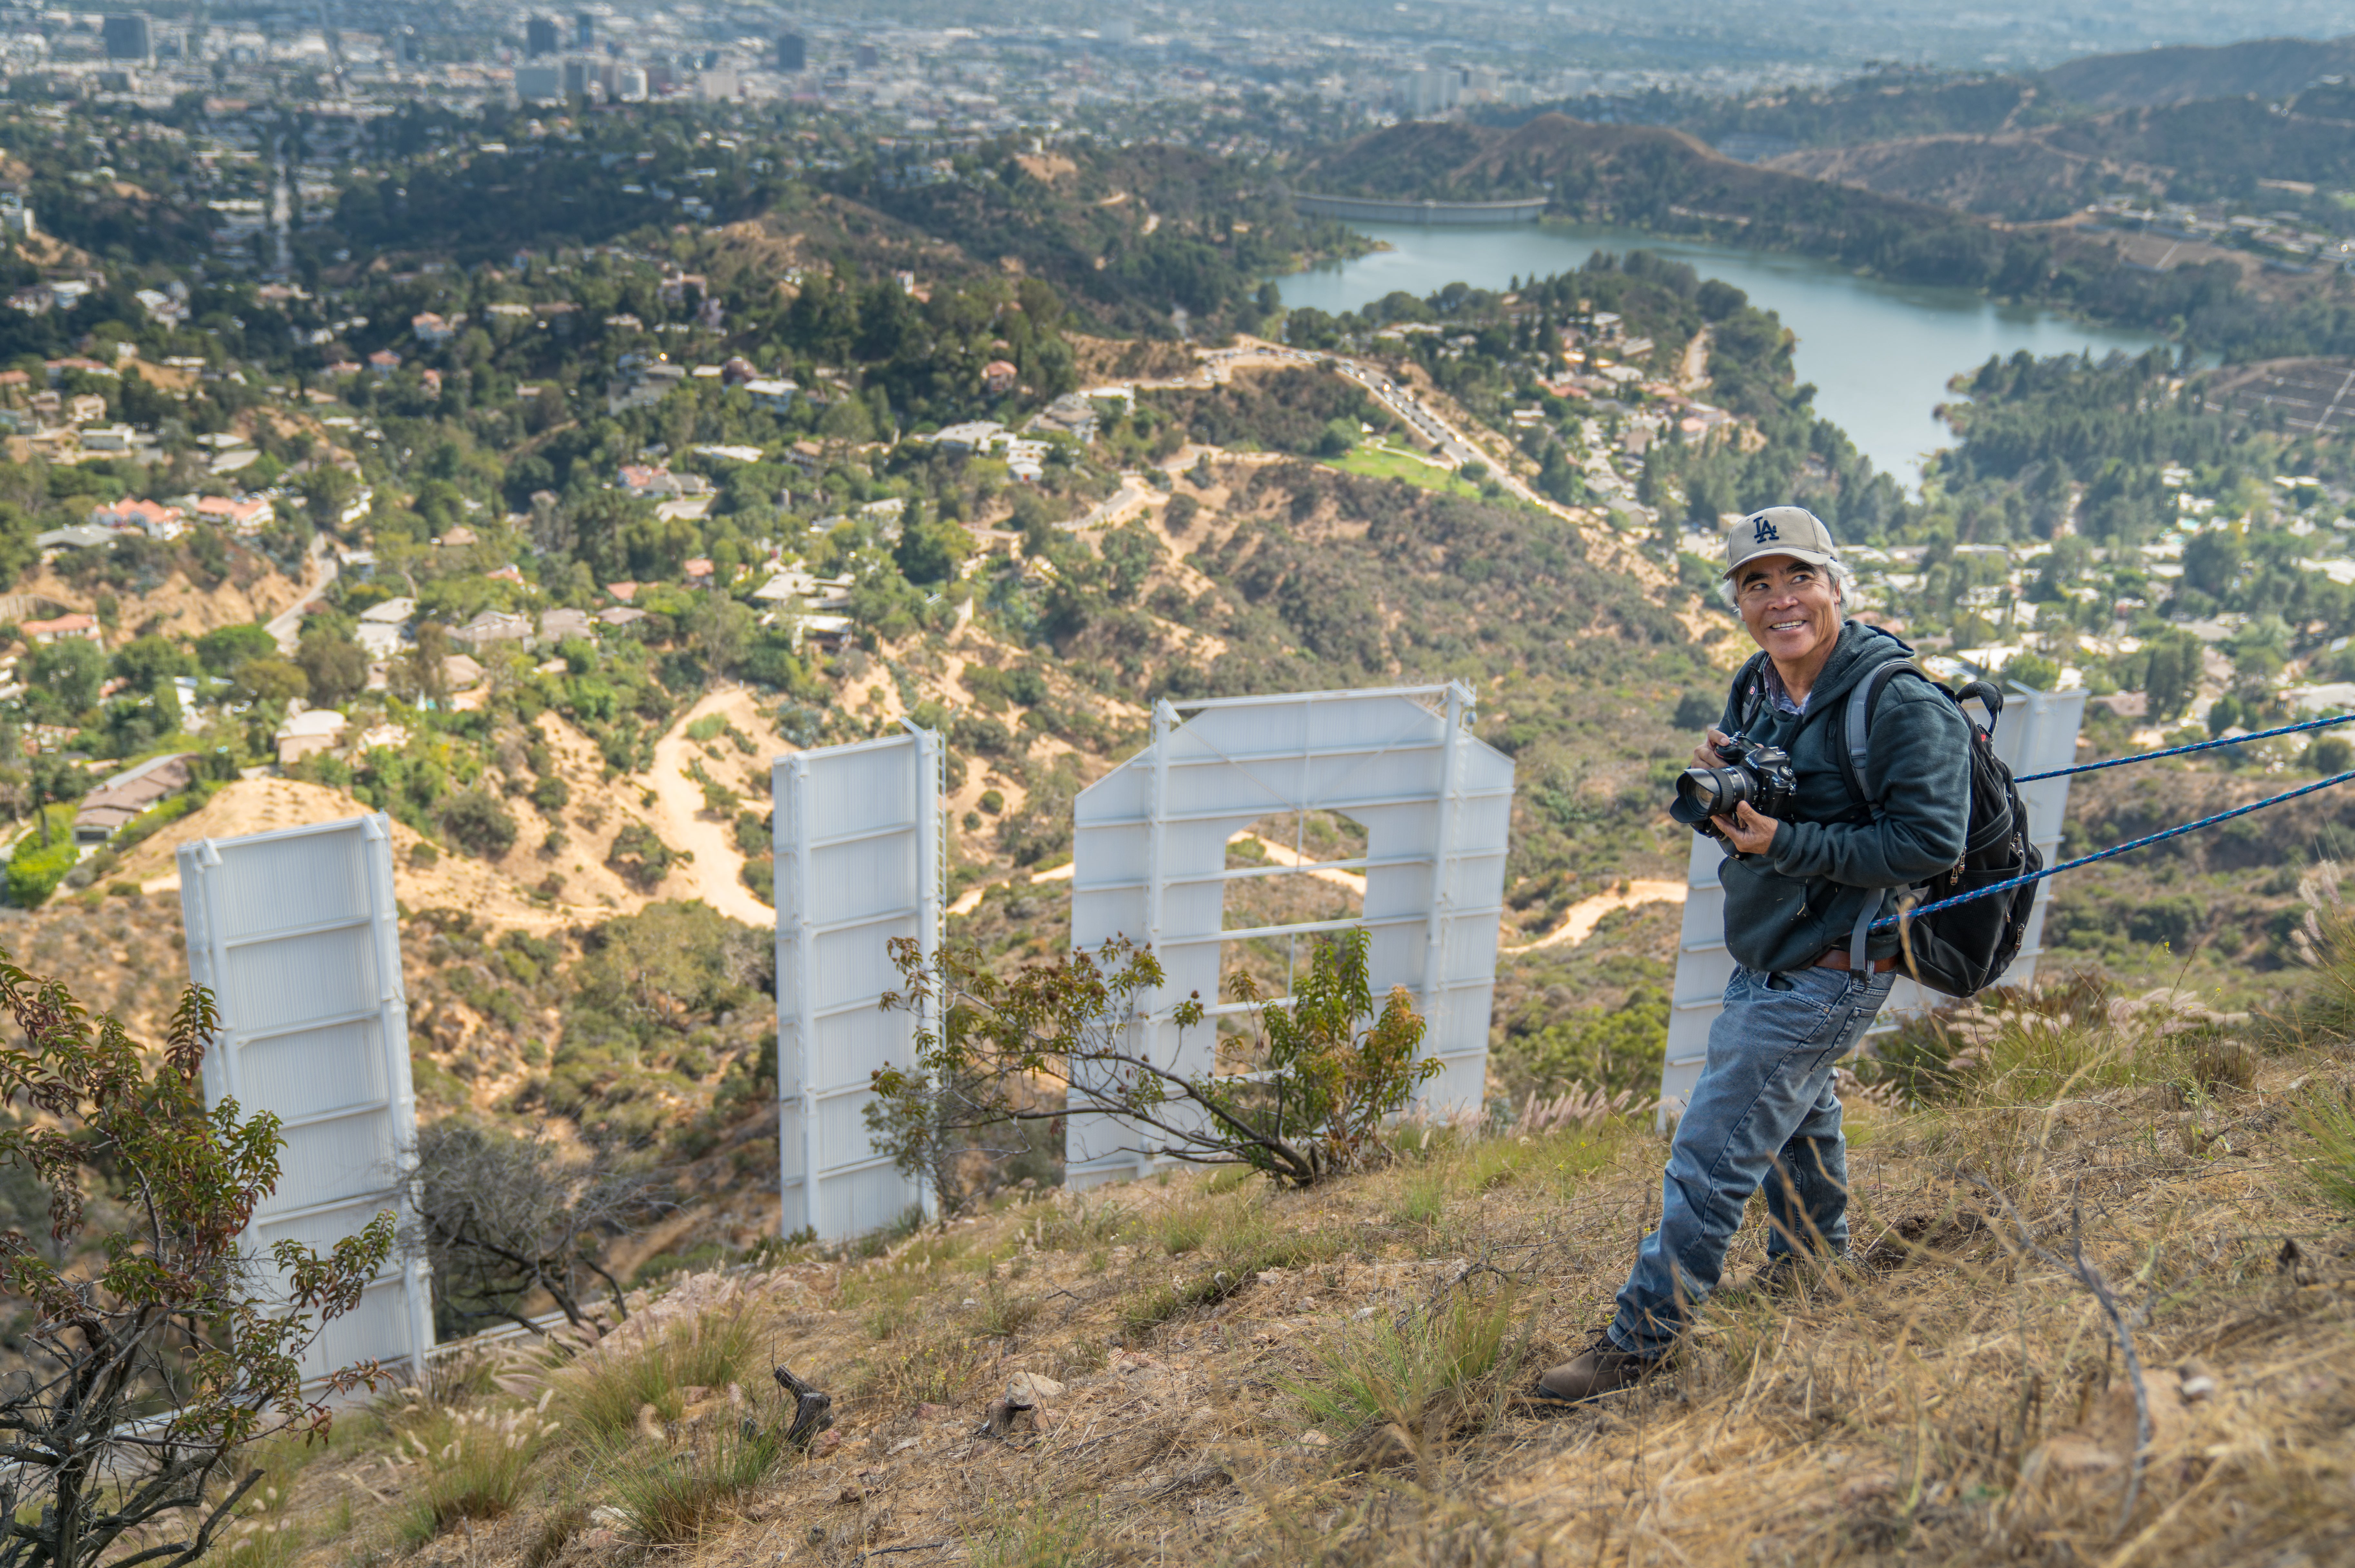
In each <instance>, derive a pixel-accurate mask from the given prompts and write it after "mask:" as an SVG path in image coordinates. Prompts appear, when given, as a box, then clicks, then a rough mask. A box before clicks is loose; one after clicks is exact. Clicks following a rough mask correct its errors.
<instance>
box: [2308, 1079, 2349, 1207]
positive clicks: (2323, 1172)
mask: <svg viewBox="0 0 2355 1568" xmlns="http://www.w3.org/2000/svg"><path fill="white" fill-rule="evenodd" d="M2296 1108H2297V1124H2298V1126H2299V1127H2301V1128H2304V1129H2305V1130H2306V1136H2307V1140H2308V1142H2309V1144H2310V1145H2311V1148H2310V1150H2309V1151H2308V1152H2307V1155H2306V1157H2305V1158H2304V1159H2303V1160H2300V1161H2299V1162H2298V1163H2299V1166H2300V1167H2301V1169H2302V1170H2303V1171H2305V1174H2306V1181H2307V1186H2308V1187H2309V1188H2310V1189H2312V1191H2313V1192H2314V1195H2315V1196H2316V1197H2317V1198H2318V1199H2320V1200H2321V1201H2322V1202H2326V1203H2328V1204H2329V1205H2330V1206H2331V1207H2333V1208H2335V1209H2339V1210H2341V1211H2343V1212H2345V1213H2350V1214H2355V1105H2350V1104H2349V1103H2348V1101H2347V1097H2346V1096H2345V1095H2344V1094H2341V1093H2337V1092H2334V1091H2332V1090H2330V1089H2327V1088H2322V1087H2319V1086H2318V1087H2315V1088H2311V1089H2308V1090H2307V1093H2306V1094H2305V1095H2304V1096H2303V1097H2301V1098H2300V1099H2299V1101H2298V1103H2297V1107H2296Z"/></svg>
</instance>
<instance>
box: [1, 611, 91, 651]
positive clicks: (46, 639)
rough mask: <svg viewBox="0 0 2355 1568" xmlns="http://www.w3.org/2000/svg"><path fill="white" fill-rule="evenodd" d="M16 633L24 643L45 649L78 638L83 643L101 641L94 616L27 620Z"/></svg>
mask: <svg viewBox="0 0 2355 1568" xmlns="http://www.w3.org/2000/svg"><path fill="white" fill-rule="evenodd" d="M16 630H17V632H18V633H19V634H20V635H22V636H23V638H24V639H25V641H27V642H31V643H34V644H36V645H37V646H41V647H47V646H48V644H50V643H52V642H63V641H68V640H69V639H72V638H80V639H81V640H82V641H85V642H97V641H101V638H100V635H99V630H98V618H97V617H96V616H94V615H60V616H59V617H58V618H57V619H56V620H27V621H23V622H21V623H19V624H18V626H17V628H16Z"/></svg>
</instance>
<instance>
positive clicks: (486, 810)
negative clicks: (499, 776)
mask: <svg viewBox="0 0 2355 1568" xmlns="http://www.w3.org/2000/svg"><path fill="white" fill-rule="evenodd" d="M442 831H443V832H447V833H448V834H449V835H450V837H451V838H452V839H453V840H454V841H456V842H457V844H458V847H459V848H461V849H463V850H464V851H466V853H469V854H474V855H479V856H481V857H482V858H483V859H485V860H496V859H497V858H498V857H499V856H501V855H503V854H505V853H507V851H509V850H511V849H513V848H515V842H516V820H515V818H514V817H513V816H512V815H510V814H509V813H508V811H507V809H506V807H505V806H502V805H501V804H499V802H498V800H497V798H496V796H493V795H490V794H488V793H486V792H485V791H483V790H481V789H461V790H459V791H458V792H457V793H456V794H454V795H453V796H451V797H450V802H449V804H448V805H446V806H444V807H442Z"/></svg>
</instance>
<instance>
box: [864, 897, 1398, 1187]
mask: <svg viewBox="0 0 2355 1568" xmlns="http://www.w3.org/2000/svg"><path fill="white" fill-rule="evenodd" d="M891 957H892V961H893V962H894V963H896V964H897V965H898V966H899V968H900V974H901V976H902V977H903V979H904V980H905V982H906V986H905V989H904V990H902V991H898V992H895V993H893V994H891V995H889V996H886V997H885V998H884V999H883V1005H884V1006H885V1007H886V1008H895V1007H905V1008H920V1009H921V1008H925V1007H927V1005H928V1004H931V1005H933V1006H936V1008H937V1012H936V1013H934V1014H933V1015H935V1016H939V1017H941V1018H943V1019H944V1020H945V1022H944V1024H943V1027H942V1028H941V1029H939V1030H938V1031H937V1032H936V1031H934V1030H932V1029H929V1028H927V1029H920V1030H919V1031H918V1032H917V1034H916V1043H915V1044H916V1050H915V1059H914V1062H913V1063H912V1064H911V1066H910V1068H909V1069H907V1070H905V1071H902V1070H900V1069H897V1068H884V1069H882V1070H881V1071H879V1072H878V1073H876V1074H875V1075H874V1086H875V1090H876V1099H875V1101H874V1102H873V1103H872V1104H870V1106H869V1107H868V1111H867V1123H868V1130H869V1132H870V1134H871V1135H872V1137H873V1139H874V1141H875V1144H876V1147H877V1148H878V1149H879V1150H886V1151H888V1152H890V1154H891V1155H892V1156H893V1157H894V1159H895V1160H896V1161H897V1163H898V1164H899V1166H900V1170H901V1171H905V1172H907V1173H908V1174H909V1175H911V1176H913V1177H917V1178H919V1179H922V1180H925V1181H931V1182H932V1184H933V1187H934V1189H935V1191H937V1192H939V1194H940V1197H941V1201H942V1206H943V1209H944V1210H953V1209H954V1208H955V1207H956V1206H957V1204H958V1203H959V1202H961V1201H962V1199H963V1198H964V1195H965V1194H964V1185H965V1183H964V1179H963V1174H962V1172H963V1170H964V1167H966V1166H967V1165H968V1164H969V1163H970V1162H971V1160H972V1158H973V1156H974V1155H975V1153H976V1152H979V1153H981V1154H984V1155H986V1154H987V1153H988V1152H989V1149H988V1145H987V1139H989V1138H990V1137H991V1135H992V1134H993V1132H996V1133H999V1134H1003V1133H1005V1132H1007V1131H1010V1130H1012V1129H1014V1128H1018V1126H1019V1125H1020V1124H1022V1123H1024V1122H1028V1121H1039V1120H1054V1119H1059V1118H1062V1117H1063V1116H1064V1115H1065V1114H1066V1113H1067V1110H1068V1111H1098V1112H1103V1113H1107V1114H1109V1115H1112V1116H1115V1117H1118V1118H1121V1119H1123V1120H1124V1121H1126V1122H1127V1123H1129V1124H1130V1125H1131V1126H1133V1127H1134V1128H1136V1129H1137V1131H1138V1133H1139V1135H1140V1136H1141V1137H1142V1138H1143V1139H1144V1140H1145V1141H1146V1144H1147V1146H1148V1147H1149V1149H1150V1151H1151V1152H1153V1153H1155V1154H1156V1155H1161V1156H1165V1157H1167V1158H1171V1159H1177V1160H1189V1161H1192V1162H1194V1163H1196V1164H1206V1165H1221V1164H1244V1165H1249V1166H1251V1167H1252V1168H1253V1169H1254V1170H1258V1171H1265V1172H1266V1173H1267V1175H1268V1176H1269V1178H1270V1179H1271V1180H1272V1181H1274V1182H1275V1183H1276V1184H1277V1185H1279V1186H1294V1187H1305V1186H1307V1185H1309V1184H1310V1183H1312V1182H1315V1181H1318V1180H1319V1179H1321V1178H1322V1177H1324V1176H1325V1175H1327V1174H1328V1173H1330V1172H1332V1171H1337V1170H1342V1169H1346V1168H1348V1166H1350V1165H1352V1164H1354V1163H1356V1162H1358V1161H1359V1160H1361V1159H1362V1158H1363V1157H1364V1156H1365V1155H1366V1154H1367V1152H1368V1151H1369V1149H1370V1148H1371V1147H1372V1146H1373V1145H1374V1144H1375V1143H1376V1141H1377V1140H1378V1138H1379V1135H1380V1128H1381V1126H1382V1124H1383V1122H1384V1121H1385V1120H1386V1119H1388V1118H1390V1117H1391V1116H1394V1115H1396V1114H1397V1113H1398V1112H1399V1111H1401V1110H1403V1109H1404V1108H1405V1107H1406V1104H1407V1101H1408V1100H1409V1099H1410V1098H1411V1097H1412V1096H1413V1093H1414V1088H1415V1086H1416V1085H1417V1084H1420V1083H1422V1082H1423V1081H1424V1080H1425V1079H1427V1078H1429V1077H1430V1076H1431V1075H1433V1074H1434V1073H1436V1072H1438V1071H1440V1065H1439V1064H1438V1063H1437V1062H1435V1061H1430V1060H1419V1059H1418V1058H1417V1055H1416V1052H1417V1050H1418V1048H1419V1047H1420V1046H1421V1044H1422V1043H1423V1019H1422V1017H1421V1016H1420V1015H1419V1014H1417V1013H1416V1012H1415V1011H1414V1007H1413V1003H1412V999H1411V998H1410V997H1409V995H1408V993H1407V991H1406V990H1405V989H1404V988H1403V987H1401V988H1398V989H1395V990H1393V991H1391V994H1390V996H1389V998H1388V999H1387V1001H1385V1003H1384V1005H1383V1007H1382V1010H1381V1012H1380V1015H1379V1016H1376V1015H1375V1012H1374V1005H1373V997H1372V993H1371V991H1370V988H1369V984H1368V980H1367V968H1366V935H1365V933H1364V932H1363V931H1352V932H1348V933H1346V934H1344V935H1343V936H1342V937H1340V938H1338V939H1337V940H1330V941H1321V942H1319V943H1318V944H1316V948H1315V949H1314V952H1313V954H1312V956H1311V959H1310V963H1309V970H1308V973H1307V974H1306V975H1305V976H1304V977H1302V978H1301V980H1300V981H1299V983H1298V984H1297V985H1296V986H1295V1000H1294V1002H1293V1004H1292V1007H1291V1008H1290V1010H1289V1011H1285V1010H1282V1009H1278V1008H1275V1007H1273V1006H1270V1005H1268V1004H1267V1003H1265V1002H1264V1001H1262V999H1261V997H1260V994H1259V991H1258V989H1257V987H1256V986H1255V985H1254V984H1252V982H1251V981H1250V980H1248V979H1247V978H1246V977H1242V976H1240V975H1239V976H1237V977H1236V978H1235V979H1234V980H1231V981H1230V982H1229V987H1230V991H1231V993H1232V994H1233V995H1234V996H1235V997H1236V998H1237V1000H1239V1001H1244V1002H1247V1003H1249V1004H1250V1005H1251V1009H1252V1017H1253V1019H1254V1020H1255V1022H1257V1024H1258V1041H1257V1049H1256V1051H1255V1053H1254V1054H1253V1056H1254V1059H1253V1061H1252V1064H1251V1065H1252V1068H1253V1069H1255V1070H1252V1071H1249V1072H1241V1073H1224V1074H1220V1073H1216V1072H1213V1073H1204V1074H1197V1075H1190V1076H1189V1075H1185V1074H1181V1073H1177V1072H1175V1071H1172V1070H1171V1069H1170V1068H1168V1067H1167V1066H1165V1065H1162V1064H1160V1063H1158V1062H1156V1061H1154V1060H1153V1059H1152V1058H1151V1057H1150V1056H1149V1055H1148V1054H1146V1053H1145V1052H1144V1051H1143V1050H1141V1049H1140V1048H1139V1045H1140V1042H1139V1041H1138V1039H1137V1035H1136V1030H1135V1025H1134V1024H1133V1022H1132V1020H1133V1019H1134V1018H1135V1015H1136V1012H1137V1002H1138V1000H1139V998H1140V997H1141V996H1142V995H1143V994H1144V993H1146V992H1150V991H1155V990H1156V989H1158V988H1159V987H1160V985H1161V984H1162V982H1163V974H1162V969H1161V966H1160V963H1159V962H1158V961H1157V960H1156V959H1155V958H1154V956H1153V954H1152V953H1151V952H1150V951H1147V950H1146V949H1143V948H1136V947H1135V946H1133V945H1132V944H1130V943H1128V942H1125V941H1112V942H1107V943H1105V944H1104V945H1103V947H1102V948H1098V949H1097V950H1096V951H1095V952H1093V953H1086V952H1080V953H1072V954H1070V955H1068V956H1066V957H1062V958H1059V959H1056V960H1055V961H1053V962H1051V963H1048V964H1042V965H1039V966H1036V967H1034V968H1030V969H1023V970H1021V971H1019V972H1018V973H1017V974H1015V975H1013V976H1012V977H1010V978H1008V977H1006V976H1001V975H997V974H995V973H993V972H991V971H990V970H989V969H987V968H986V966H985V965H984V962H983V960H982V957H981V955H980V954H979V953H978V952H974V951H966V952H963V953H958V952H952V951H945V950H944V951H943V952H940V953H936V954H934V955H932V957H931V958H929V959H928V958H926V957H925V955H924V954H923V952H922V949H921V948H919V947H918V945H917V944H916V943H914V942H913V941H911V940H907V939H904V938H902V939H900V940H896V941H894V942H893V943H892V944H891ZM1204 1016H1205V1012H1204V1009H1203V1006H1202V1001H1201V998H1200V997H1199V995H1195V996H1189V997H1188V998H1187V999H1186V1000H1185V1001H1182V1002H1180V1003H1178V1005H1177V1008H1176V1009H1175V1010H1174V1011H1173V1013H1172V1017H1173V1019H1174V1021H1175V1022H1177V1025H1178V1027H1179V1028H1180V1029H1181V1030H1185V1029H1191V1028H1194V1027H1196V1026H1198V1025H1199V1024H1200V1023H1201V1022H1202V1020H1203V1018H1204ZM1059 1090H1060V1092H1058V1091H1059Z"/></svg>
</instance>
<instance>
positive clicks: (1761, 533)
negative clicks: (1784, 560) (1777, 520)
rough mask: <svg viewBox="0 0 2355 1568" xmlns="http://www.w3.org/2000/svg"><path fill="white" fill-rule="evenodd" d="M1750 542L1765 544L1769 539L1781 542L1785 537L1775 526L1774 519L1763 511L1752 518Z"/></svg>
mask: <svg viewBox="0 0 2355 1568" xmlns="http://www.w3.org/2000/svg"><path fill="white" fill-rule="evenodd" d="M1750 525H1751V529H1752V533H1751V535H1750V542H1751V543H1752V544H1753V545H1763V544H1764V543H1765V542H1766V541H1767V540H1769V539H1773V540H1775V541H1777V542H1780V540H1781V539H1782V537H1783V535H1782V534H1781V533H1780V532H1779V531H1777V530H1776V528H1775V526H1774V519H1773V518H1771V517H1769V516H1767V515H1766V514H1764V513H1763V512H1762V513H1760V514H1758V515H1757V516H1755V517H1753V518H1752V519H1751V520H1750Z"/></svg>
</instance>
